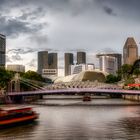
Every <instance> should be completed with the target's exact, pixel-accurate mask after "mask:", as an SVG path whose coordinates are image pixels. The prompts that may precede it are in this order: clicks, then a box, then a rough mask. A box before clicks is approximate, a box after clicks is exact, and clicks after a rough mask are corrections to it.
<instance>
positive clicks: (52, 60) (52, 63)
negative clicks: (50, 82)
mask: <svg viewBox="0 0 140 140" xmlns="http://www.w3.org/2000/svg"><path fill="white" fill-rule="evenodd" d="M57 61H58V60H57V53H49V54H48V69H58V66H57Z"/></svg>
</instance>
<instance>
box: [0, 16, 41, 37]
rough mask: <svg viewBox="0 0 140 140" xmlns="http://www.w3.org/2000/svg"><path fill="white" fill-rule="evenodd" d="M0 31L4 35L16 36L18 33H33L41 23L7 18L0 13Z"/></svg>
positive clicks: (39, 28) (38, 28) (39, 27)
mask: <svg viewBox="0 0 140 140" xmlns="http://www.w3.org/2000/svg"><path fill="white" fill-rule="evenodd" d="M0 23H1V26H0V32H1V33H3V34H5V35H6V36H12V37H17V36H18V35H19V34H33V33H35V32H37V31H39V30H41V29H42V25H41V24H35V25H34V24H31V23H30V22H26V21H21V20H19V19H18V18H9V17H5V16H1V15H0Z"/></svg>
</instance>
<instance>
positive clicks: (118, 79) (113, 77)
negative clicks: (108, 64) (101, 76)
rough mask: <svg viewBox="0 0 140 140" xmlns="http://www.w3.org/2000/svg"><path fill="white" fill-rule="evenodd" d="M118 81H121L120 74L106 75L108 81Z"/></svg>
mask: <svg viewBox="0 0 140 140" xmlns="http://www.w3.org/2000/svg"><path fill="white" fill-rule="evenodd" d="M118 81H120V78H119V77H118V76H115V75H112V74H109V75H107V77H106V83H116V82H118Z"/></svg>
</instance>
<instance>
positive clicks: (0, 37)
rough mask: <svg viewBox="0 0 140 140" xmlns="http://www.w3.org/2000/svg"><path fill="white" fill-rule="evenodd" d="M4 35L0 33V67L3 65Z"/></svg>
mask: <svg viewBox="0 0 140 140" xmlns="http://www.w3.org/2000/svg"><path fill="white" fill-rule="evenodd" d="M5 50H6V36H5V35H2V34H0V67H5V61H6V60H5V52H6V51H5Z"/></svg>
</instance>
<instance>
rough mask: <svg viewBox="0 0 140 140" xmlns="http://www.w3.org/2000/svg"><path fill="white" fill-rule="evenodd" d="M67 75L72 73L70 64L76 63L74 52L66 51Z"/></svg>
mask: <svg viewBox="0 0 140 140" xmlns="http://www.w3.org/2000/svg"><path fill="white" fill-rule="evenodd" d="M64 57H65V76H67V75H70V74H71V68H70V66H71V65H73V64H74V62H73V61H74V59H73V54H72V53H65V56H64Z"/></svg>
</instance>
